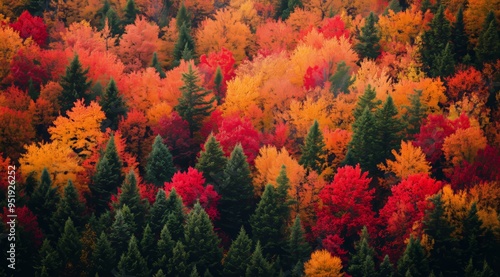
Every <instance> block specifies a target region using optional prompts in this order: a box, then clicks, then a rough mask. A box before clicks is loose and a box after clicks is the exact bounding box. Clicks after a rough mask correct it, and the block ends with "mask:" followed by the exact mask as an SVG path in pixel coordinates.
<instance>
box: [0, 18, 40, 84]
mask: <svg viewBox="0 0 500 277" xmlns="http://www.w3.org/2000/svg"><path fill="white" fill-rule="evenodd" d="M31 43H32V41H31V38H28V39H26V40H23V39H22V38H21V37H20V36H19V33H18V32H17V31H14V30H13V29H12V28H10V27H8V26H5V27H2V28H0V81H3V79H4V78H5V77H6V76H7V75H8V74H9V72H10V63H11V62H12V59H13V58H14V56H15V55H16V54H17V52H18V51H19V49H21V48H24V47H26V46H28V45H30V44H31Z"/></svg>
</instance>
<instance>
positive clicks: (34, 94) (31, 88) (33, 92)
mask: <svg viewBox="0 0 500 277" xmlns="http://www.w3.org/2000/svg"><path fill="white" fill-rule="evenodd" d="M28 95H29V96H30V98H31V99H33V101H36V100H37V99H38V96H40V89H37V88H35V85H34V84H33V78H30V79H29V81H28Z"/></svg>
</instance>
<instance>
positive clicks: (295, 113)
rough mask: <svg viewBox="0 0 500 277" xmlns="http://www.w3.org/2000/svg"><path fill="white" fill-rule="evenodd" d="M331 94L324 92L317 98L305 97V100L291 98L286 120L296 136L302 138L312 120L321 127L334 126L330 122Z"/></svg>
mask: <svg viewBox="0 0 500 277" xmlns="http://www.w3.org/2000/svg"><path fill="white" fill-rule="evenodd" d="M331 98H332V96H331V94H326V93H324V94H323V95H321V96H320V97H319V98H318V99H315V97H307V99H306V100H305V101H296V100H293V101H292V102H291V104H290V109H289V110H288V114H287V117H288V120H289V121H290V123H291V124H292V126H293V127H294V128H295V130H296V137H297V138H304V137H305V136H306V134H307V131H308V130H309V128H310V127H311V125H312V123H313V122H314V120H316V121H318V123H319V126H320V127H321V128H326V127H328V128H335V127H336V126H334V124H333V122H332V116H331V111H332V105H331V103H332V99H331Z"/></svg>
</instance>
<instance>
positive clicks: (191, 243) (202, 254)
mask: <svg viewBox="0 0 500 277" xmlns="http://www.w3.org/2000/svg"><path fill="white" fill-rule="evenodd" d="M184 241H185V243H186V252H187V253H188V255H189V262H190V264H192V265H193V264H196V266H197V268H198V269H199V270H200V272H205V270H207V269H208V270H210V271H211V272H214V273H215V272H218V271H219V269H220V268H219V267H220V261H221V259H222V251H221V249H220V248H219V238H218V236H217V234H216V233H215V232H214V229H213V225H212V222H211V221H210V218H209V217H208V215H207V213H206V212H205V210H204V209H203V208H202V207H201V205H200V203H199V202H197V203H196V204H195V205H194V207H193V209H192V210H191V212H190V213H189V214H188V217H187V220H186V227H185V231H184Z"/></svg>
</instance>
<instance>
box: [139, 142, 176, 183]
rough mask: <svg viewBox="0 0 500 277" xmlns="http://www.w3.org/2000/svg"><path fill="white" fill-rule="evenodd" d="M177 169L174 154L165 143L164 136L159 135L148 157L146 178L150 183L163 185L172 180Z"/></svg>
mask: <svg viewBox="0 0 500 277" xmlns="http://www.w3.org/2000/svg"><path fill="white" fill-rule="evenodd" d="M175 171H176V169H175V166H174V160H173V158H172V154H171V153H170V150H169V149H168V147H167V146H166V145H165V144H164V143H163V138H162V137H161V136H160V135H157V136H156V138H155V140H154V142H153V147H152V149H151V153H149V156H148V159H147V164H146V176H145V179H146V181H147V182H148V183H151V184H154V185H155V186H157V187H163V186H164V185H165V182H170V180H171V179H172V176H174V173H175Z"/></svg>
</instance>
